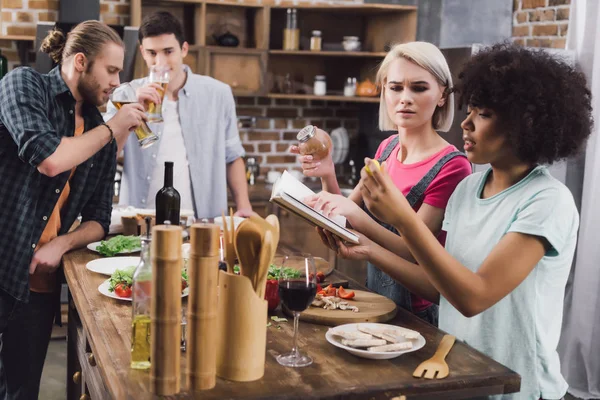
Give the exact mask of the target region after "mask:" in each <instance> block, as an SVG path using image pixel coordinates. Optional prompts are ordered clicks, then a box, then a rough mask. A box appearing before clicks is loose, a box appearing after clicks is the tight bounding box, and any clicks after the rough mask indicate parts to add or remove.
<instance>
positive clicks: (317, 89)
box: [313, 75, 327, 96]
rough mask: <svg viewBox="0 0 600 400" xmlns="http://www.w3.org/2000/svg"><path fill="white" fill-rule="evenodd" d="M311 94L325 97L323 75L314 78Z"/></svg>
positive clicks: (325, 86)
mask: <svg viewBox="0 0 600 400" xmlns="http://www.w3.org/2000/svg"><path fill="white" fill-rule="evenodd" d="M313 92H314V94H315V96H325V94H326V93H327V81H326V80H325V75H317V76H315V83H314V87H313Z"/></svg>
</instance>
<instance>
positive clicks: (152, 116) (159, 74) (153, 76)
mask: <svg viewBox="0 0 600 400" xmlns="http://www.w3.org/2000/svg"><path fill="white" fill-rule="evenodd" d="M170 79H171V74H170V71H169V68H168V67H159V66H157V65H155V66H153V67H151V68H150V75H149V76H148V80H149V82H150V83H158V84H159V85H160V87H161V89H156V90H157V92H158V95H159V96H160V101H161V102H162V100H163V99H164V98H165V92H166V90H167V85H168V84H169V80H170ZM148 121H150V122H163V117H162V103H160V104H155V103H154V102H149V103H148Z"/></svg>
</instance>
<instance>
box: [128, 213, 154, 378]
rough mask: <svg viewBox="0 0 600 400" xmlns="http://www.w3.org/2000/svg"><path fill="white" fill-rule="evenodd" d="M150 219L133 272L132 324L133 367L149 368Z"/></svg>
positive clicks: (148, 218)
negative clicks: (138, 259)
mask: <svg viewBox="0 0 600 400" xmlns="http://www.w3.org/2000/svg"><path fill="white" fill-rule="evenodd" d="M150 219H151V217H146V236H145V237H142V251H141V257H140V263H139V264H138V266H137V268H136V269H135V271H134V273H133V283H132V289H133V290H132V298H131V302H132V307H131V309H132V324H131V368H133V369H149V368H150V354H151V352H152V348H151V344H150V325H151V320H150V310H151V296H152V262H151V260H150V243H151V240H152V239H150Z"/></svg>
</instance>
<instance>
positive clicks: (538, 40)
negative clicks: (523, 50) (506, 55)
mask: <svg viewBox="0 0 600 400" xmlns="http://www.w3.org/2000/svg"><path fill="white" fill-rule="evenodd" d="M570 3H571V0H514V3H513V11H514V13H513V31H512V35H513V41H514V42H515V43H518V44H521V45H523V46H528V47H553V48H561V49H564V48H565V45H566V36H567V30H568V28H569V7H570Z"/></svg>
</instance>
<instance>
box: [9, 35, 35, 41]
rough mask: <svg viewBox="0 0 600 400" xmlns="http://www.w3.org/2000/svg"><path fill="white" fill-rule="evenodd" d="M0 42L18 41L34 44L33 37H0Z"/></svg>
mask: <svg viewBox="0 0 600 400" xmlns="http://www.w3.org/2000/svg"><path fill="white" fill-rule="evenodd" d="M0 40H18V41H23V42H35V36H26V35H0Z"/></svg>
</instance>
